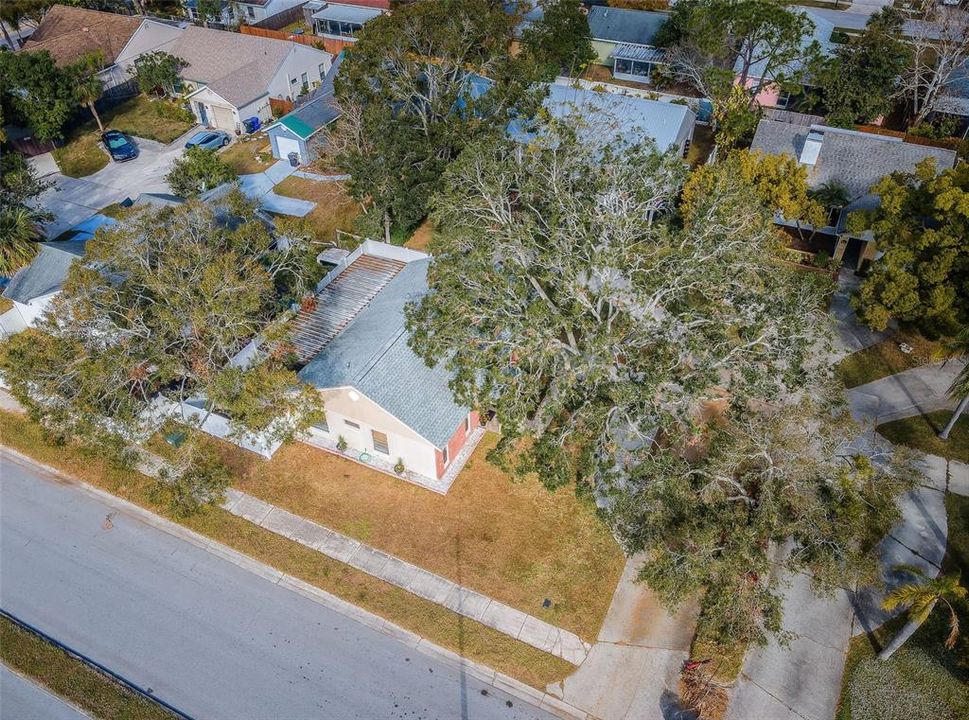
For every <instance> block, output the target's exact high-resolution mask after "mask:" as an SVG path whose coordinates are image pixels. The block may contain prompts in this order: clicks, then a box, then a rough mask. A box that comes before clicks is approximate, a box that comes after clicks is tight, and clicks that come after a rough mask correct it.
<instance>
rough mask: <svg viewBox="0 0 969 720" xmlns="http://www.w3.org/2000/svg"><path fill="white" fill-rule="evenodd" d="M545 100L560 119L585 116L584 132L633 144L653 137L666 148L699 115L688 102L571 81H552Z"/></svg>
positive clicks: (518, 134) (517, 132)
mask: <svg viewBox="0 0 969 720" xmlns="http://www.w3.org/2000/svg"><path fill="white" fill-rule="evenodd" d="M544 104H545V109H546V110H548V112H549V113H550V114H551V115H552V116H553V117H556V118H558V119H572V118H574V117H575V116H577V115H578V116H581V118H582V119H583V121H584V122H585V123H586V125H585V126H584V127H583V128H580V132H581V131H584V132H586V133H587V134H589V135H590V136H597V135H598V134H603V135H608V136H609V137H610V138H612V137H615V136H617V135H618V136H619V137H621V138H622V139H623V140H625V141H627V142H629V143H631V144H638V143H640V142H642V141H643V140H644V139H646V138H650V139H652V140H653V141H654V142H655V143H656V146H657V147H658V148H659V149H660V150H662V151H665V150H666V149H667V148H669V147H670V145H675V144H677V140H678V138H679V137H680V134H681V132H682V131H683V130H684V129H685V128H686V127H687V126H692V125H693V123H695V122H696V115H694V114H693V111H692V110H690V109H689V108H688V107H686V106H685V105H677V104H673V103H667V102H661V101H659V100H648V99H646V98H640V97H633V96H629V95H617V94H614V93H608V92H596V91H594V90H586V89H583V88H576V87H571V86H568V85H557V84H555V85H550V86H549V95H548V97H547V98H546V99H545V103H544ZM509 132H510V134H511V136H512V137H514V138H516V139H518V140H528V139H530V136H529V135H528V133H525V132H523V131H522V130H521V128H520V127H518V126H516V125H514V124H513V125H512V126H511V127H510V128H509ZM594 139H595V138H594Z"/></svg>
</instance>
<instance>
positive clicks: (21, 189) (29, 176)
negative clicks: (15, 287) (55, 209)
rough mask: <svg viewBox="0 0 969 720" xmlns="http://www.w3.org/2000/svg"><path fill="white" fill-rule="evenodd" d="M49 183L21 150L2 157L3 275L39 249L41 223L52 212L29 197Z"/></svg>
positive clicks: (0, 222) (0, 231) (0, 220)
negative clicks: (30, 163) (38, 175)
mask: <svg viewBox="0 0 969 720" xmlns="http://www.w3.org/2000/svg"><path fill="white" fill-rule="evenodd" d="M49 187H50V183H48V182H45V181H43V180H40V179H39V178H38V177H37V173H36V172H35V171H34V168H33V166H32V165H29V164H28V163H27V161H26V160H25V159H24V156H23V155H21V154H20V153H16V152H5V153H3V156H2V157H0V275H12V274H13V273H14V272H15V271H16V270H18V269H20V268H21V267H23V266H24V265H26V264H27V263H29V262H30V261H31V260H32V259H33V257H34V255H35V254H36V253H37V243H36V241H37V240H40V238H41V237H43V233H42V232H41V226H40V224H41V223H42V222H45V221H47V220H49V219H50V217H51V215H50V213H49V212H47V211H45V210H42V209H38V207H37V205H36V203H35V202H29V201H32V200H33V199H34V198H36V197H37V196H38V195H40V194H41V193H42V192H43V191H44V190H46V189H47V188H49Z"/></svg>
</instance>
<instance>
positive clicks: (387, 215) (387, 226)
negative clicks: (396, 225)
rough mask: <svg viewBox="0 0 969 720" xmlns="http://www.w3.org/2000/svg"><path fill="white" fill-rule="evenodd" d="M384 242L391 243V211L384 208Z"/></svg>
mask: <svg viewBox="0 0 969 720" xmlns="http://www.w3.org/2000/svg"><path fill="white" fill-rule="evenodd" d="M384 242H385V243H387V244H388V245H390V213H389V212H387V211H386V210H384Z"/></svg>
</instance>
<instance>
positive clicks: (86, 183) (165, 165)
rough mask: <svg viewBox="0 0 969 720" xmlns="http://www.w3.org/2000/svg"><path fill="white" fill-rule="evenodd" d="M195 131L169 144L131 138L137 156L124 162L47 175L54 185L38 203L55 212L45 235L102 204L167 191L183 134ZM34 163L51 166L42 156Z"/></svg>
mask: <svg viewBox="0 0 969 720" xmlns="http://www.w3.org/2000/svg"><path fill="white" fill-rule="evenodd" d="M197 131H198V128H192V129H191V130H189V131H188V133H186V134H185V135H183V136H182V137H180V138H179V139H178V140H176V141H175V142H173V143H171V144H170V145H163V144H162V143H158V142H155V141H153V140H143V139H141V138H132V140H134V142H135V144H136V145H137V146H138V150H139V155H138V157H137V158H135V159H134V160H129V161H128V162H124V163H116V162H109V163H108V164H107V166H105V167H103V168H102V169H100V170H98V171H97V172H96V173H94V174H93V175H88V176H87V177H84V178H70V177H67V176H65V175H61V174H60V173H59V172H54V173H51V174H49V175H46V176H45V179H46V180H48V181H50V182H53V183H54V187H52V188H51V189H50V190H48V191H47V192H45V193H43V194H42V195H41V196H40V197H39V198H38V199H37V202H38V204H39V205H41V206H42V207H44V208H45V209H47V210H48V211H50V212H51V213H53V214H54V220H53V221H52V222H50V223H48V224H47V225H45V226H44V232H45V234H46V235H47V237H48V238H54V237H57V236H58V235H60V234H61V233H62V232H64V231H65V230H67V229H68V228H71V227H73V226H74V225H77V224H78V223H79V222H81V221H82V220H86V219H87V218H89V217H91V215H93V214H94V213H96V212H97V211H98V210H100V209H101V208H103V207H104V206H106V205H110V204H112V203H116V202H121V201H122V200H124V199H125V198H127V197H130V198H131V199H132V200H133V199H134V198H135V197H137V196H138V194H139V193H143V192H169V188H168V183H166V182H165V175H167V174H168V171H169V169H170V168H171V164H172V161H173V160H175V159H176V158H178V157H181V155H182V153H184V152H185V139H186V137H187V136H188V135H189V134H190V133H195V132H197ZM34 164H35V166H36V167H38V168H45V167H48V168H49V167H51V166H52V163H51V162H49V161H48V160H47V158H45V157H43V156H41V158H36V159H35V163H34Z"/></svg>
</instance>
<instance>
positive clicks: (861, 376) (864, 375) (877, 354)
mask: <svg viewBox="0 0 969 720" xmlns="http://www.w3.org/2000/svg"><path fill="white" fill-rule="evenodd" d="M903 344H904V345H908V346H909V347H910V348H911V351H910V352H908V353H903V352H902V350H901V346H902V345H903ZM944 358H945V351H944V343H943V342H942V341H938V340H929V339H927V338H926V337H924V336H923V335H922V334H921V333H919V332H918V331H917V330H899V331H898V332H897V333H895V334H894V335H892V336H891V337H890V338H888V339H887V340H883V341H882V342H880V343H877V344H876V345H872V346H871V347H867V348H865V349H864V350H859V351H858V352H855V353H852V354H851V355H848V356H847V357H846V358H844V359H843V360H842V361H841V362H840V363H838V365H837V366H836V367H835V371H836V372H837V374H838V376H839V377H840V378H841V380H842V381H843V382H844V384H845V387H847V388H853V387H857V386H859V385H864V384H865V383H870V382H872V381H873V380H880V379H881V378H884V377H888V376H889V375H894V374H895V373H900V372H903V371H905V370H910V369H911V368H915V367H919V366H920V365H925V364H927V363H932V362H938V361H939V360H943V359H944Z"/></svg>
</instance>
